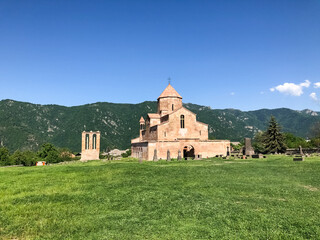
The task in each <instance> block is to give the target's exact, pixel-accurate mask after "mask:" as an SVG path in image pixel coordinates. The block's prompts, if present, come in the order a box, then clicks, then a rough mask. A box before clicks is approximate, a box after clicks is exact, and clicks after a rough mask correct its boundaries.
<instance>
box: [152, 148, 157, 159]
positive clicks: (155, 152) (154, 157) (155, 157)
mask: <svg viewBox="0 0 320 240" xmlns="http://www.w3.org/2000/svg"><path fill="white" fill-rule="evenodd" d="M153 161H155V162H156V161H158V157H157V149H155V150H154V154H153Z"/></svg>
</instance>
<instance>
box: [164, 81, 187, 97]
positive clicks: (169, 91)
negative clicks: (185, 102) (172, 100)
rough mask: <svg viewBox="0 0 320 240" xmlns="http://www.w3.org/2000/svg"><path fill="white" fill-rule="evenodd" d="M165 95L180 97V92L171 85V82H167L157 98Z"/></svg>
mask: <svg viewBox="0 0 320 240" xmlns="http://www.w3.org/2000/svg"><path fill="white" fill-rule="evenodd" d="M166 97H177V98H181V99H182V97H181V96H180V94H179V93H178V92H177V91H176V90H175V89H174V88H173V87H172V86H171V84H170V83H169V85H168V86H167V87H166V89H165V90H164V91H163V92H162V93H161V95H160V96H159V97H158V99H159V98H166Z"/></svg>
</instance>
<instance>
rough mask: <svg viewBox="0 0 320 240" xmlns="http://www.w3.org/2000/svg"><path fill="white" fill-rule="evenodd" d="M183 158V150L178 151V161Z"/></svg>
mask: <svg viewBox="0 0 320 240" xmlns="http://www.w3.org/2000/svg"><path fill="white" fill-rule="evenodd" d="M180 160H182V157H181V150H179V151H178V161H180Z"/></svg>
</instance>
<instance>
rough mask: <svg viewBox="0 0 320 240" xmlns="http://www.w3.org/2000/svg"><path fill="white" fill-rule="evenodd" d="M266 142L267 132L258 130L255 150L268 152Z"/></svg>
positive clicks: (254, 143) (254, 142)
mask: <svg viewBox="0 0 320 240" xmlns="http://www.w3.org/2000/svg"><path fill="white" fill-rule="evenodd" d="M264 143H265V132H258V133H257V134H256V135H255V136H254V138H253V143H252V147H253V148H254V151H255V152H258V153H266V149H265V144H264Z"/></svg>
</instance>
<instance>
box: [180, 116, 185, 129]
mask: <svg viewBox="0 0 320 240" xmlns="http://www.w3.org/2000/svg"><path fill="white" fill-rule="evenodd" d="M180 128H184V115H181V116H180Z"/></svg>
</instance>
